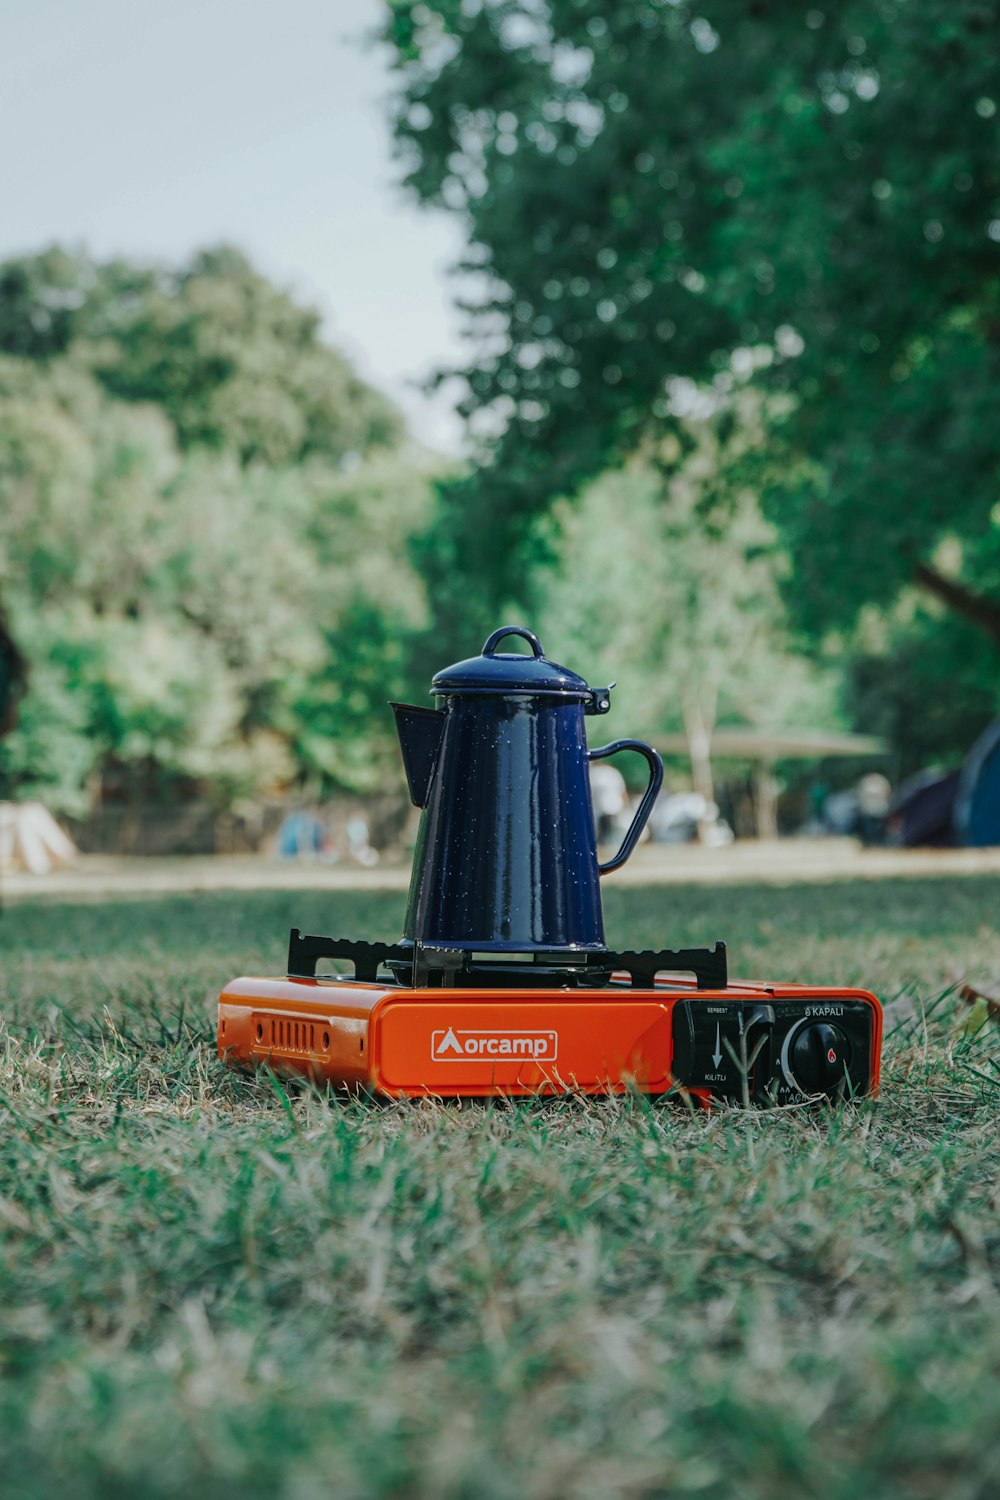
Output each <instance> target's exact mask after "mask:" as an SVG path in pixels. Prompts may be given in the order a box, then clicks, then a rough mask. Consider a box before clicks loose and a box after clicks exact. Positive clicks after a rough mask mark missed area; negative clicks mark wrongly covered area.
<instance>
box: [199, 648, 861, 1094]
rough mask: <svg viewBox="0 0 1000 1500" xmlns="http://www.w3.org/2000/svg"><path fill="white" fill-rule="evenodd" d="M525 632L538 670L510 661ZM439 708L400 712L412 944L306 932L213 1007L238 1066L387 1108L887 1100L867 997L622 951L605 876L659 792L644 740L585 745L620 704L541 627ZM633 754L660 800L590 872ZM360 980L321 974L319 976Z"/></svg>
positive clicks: (456, 670)
mask: <svg viewBox="0 0 1000 1500" xmlns="http://www.w3.org/2000/svg"><path fill="white" fill-rule="evenodd" d="M510 634H514V635H520V636H523V637H524V638H525V639H527V640H528V642H529V644H530V645H531V647H532V653H533V654H532V656H531V657H526V656H524V655H521V654H514V653H499V652H497V650H496V646H497V643H498V642H499V641H500V640H501V639H502V638H503V637H504V636H506V635H510ZM432 692H433V693H434V694H435V695H436V696H438V697H441V698H443V699H444V700H445V706H444V708H443V709H439V710H432V709H426V708H418V707H413V706H410V705H404V704H394V705H393V708H394V710H395V713H396V720H397V727H398V730H399V735H400V743H401V747H402V751H403V761H404V766H405V769H406V774H407V779H408V782H409V787H410V794H411V797H412V799H413V801H414V803H415V804H416V805H417V806H419V807H422V808H423V809H424V812H423V818H422V821H421V828H420V834H419V837H418V842H417V847H416V851H415V854H414V865H413V875H412V880H411V884H410V896H409V902H408V905H407V914H406V921H405V925H404V936H403V939H402V941H401V942H399V943H393V944H390V943H367V942H351V941H346V940H339V939H333V938H327V937H316V936H304V935H302V934H301V933H300V932H299V931H298V930H297V929H295V930H293V932H292V934H291V939H290V943H289V951H288V972H287V975H285V976H284V977H281V978H270V979H235V980H233V981H232V982H231V983H230V984H229V985H227V987H226V988H225V990H224V991H223V992H222V995H221V996H220V999H219V1023H218V1049H219V1056H220V1057H222V1058H223V1059H224V1060H225V1061H226V1062H228V1063H231V1064H234V1065H237V1066H244V1067H247V1066H249V1067H253V1066H262V1065H266V1066H270V1067H272V1068H276V1069H280V1070H282V1071H289V1072H293V1073H300V1074H305V1075H308V1076H311V1077H313V1078H314V1079H317V1080H320V1081H322V1080H326V1081H329V1082H331V1083H333V1084H336V1085H339V1086H342V1087H346V1088H350V1089H362V1090H366V1091H370V1092H373V1093H375V1094H378V1095H382V1096H385V1097H388V1098H406V1097H420V1096H428V1095H430V1096H438V1097H441V1098H459V1097H489V1096H506V1097H516V1096H524V1095H533V1094H539V1095H552V1094H564V1093H581V1094H607V1093H622V1092H624V1091H626V1090H630V1089H635V1090H638V1091H639V1092H642V1093H645V1094H652V1095H661V1094H668V1093H671V1092H675V1093H677V1094H679V1095H680V1094H686V1095H688V1096H690V1097H693V1098H694V1099H696V1100H697V1101H699V1102H702V1103H710V1102H712V1101H713V1100H717V1101H729V1102H731V1103H734V1104H743V1105H751V1104H753V1105H774V1104H793V1103H796V1104H801V1103H802V1102H804V1101H805V1100H810V1099H831V1098H838V1097H845V1096H857V1095H862V1094H866V1093H870V1092H872V1091H874V1089H875V1088H876V1087H877V1084H878V1073H879V1058H880V1048H881V1036H882V1014H881V1007H880V1005H879V1002H878V1000H877V999H876V998H875V996H874V995H871V994H869V993H868V992H867V991H865V990H854V989H843V988H840V987H837V986H823V987H810V986H804V985H795V984H768V983H756V982H754V983H748V982H731V981H730V980H729V979H728V974H727V964H726V950H725V946H724V944H722V943H716V945H715V947H714V948H712V949H701V948H695V949H681V950H679V951H674V950H669V949H668V950H663V951H648V952H641V953H637V952H617V953H616V952H613V951H612V950H610V949H609V948H608V947H607V945H606V943H605V941H604V928H603V916H602V912H601V900H600V890H599V879H600V877H601V876H602V875H605V874H607V873H609V872H610V871H612V870H614V869H617V868H618V867H619V866H620V865H621V864H623V863H624V861H625V860H626V859H627V858H628V856H629V854H630V853H631V852H632V849H633V848H634V847H635V844H636V843H637V841H638V838H639V835H640V833H641V831H642V828H643V826H644V824H645V821H646V819H647V818H648V816H649V812H650V811H651V809H652V805H653V802H654V800H655V798H656V795H657V792H658V791H659V787H660V784H661V781H662V775H663V770H662V764H661V762H660V758H659V756H658V755H657V753H656V751H655V750H653V749H652V748H651V747H650V746H648V745H644V744H642V743H641V742H640V741H636V740H619V741H616V742H615V743H614V744H612V745H607V746H604V747H602V748H601V749H599V750H590V749H588V748H587V743H586V736H585V731H584V723H583V721H584V717H585V715H588V714H602V713H606V712H607V711H608V708H609V706H610V689H608V688H596V689H595V688H591V687H589V686H588V685H587V683H586V682H584V680H583V679H582V678H580V677H577V676H576V675H575V674H574V673H571V672H568V671H567V669H566V668H564V667H560V666H558V665H557V664H556V663H554V662H550V661H549V660H548V659H547V658H546V657H545V655H544V653H543V651H542V648H541V645H540V644H539V642H538V640H537V638H536V637H535V636H534V635H532V634H531V632H530V631H526V630H523V629H522V628H520V627H510V628H505V629H502V630H498V631H496V632H495V633H494V634H493V635H492V636H491V637H490V638H489V640H488V641H487V643H486V645H485V647H484V648H483V653H482V655H481V656H480V657H476V658H471V659H470V660H469V661H465V662H459V663H458V664H457V665H456V666H454V667H450V668H448V669H446V670H445V671H444V672H439V673H438V674H437V676H436V677H435V678H434V682H433V684H432ZM620 750H634V751H637V752H638V753H639V754H641V755H642V756H643V757H644V758H645V759H646V761H647V764H648V766H649V772H650V775H649V784H648V786H647V788H646V792H645V794H644V796H643V798H642V801H641V802H640V804H639V808H638V810H637V812H636V814H635V817H634V818H633V821H632V824H631V826H630V828H629V830H628V832H627V833H626V835H625V839H624V841H623V843H622V846H621V848H620V849H619V851H618V853H617V854H616V856H615V857H614V858H613V859H611V860H609V861H607V862H606V863H604V864H603V865H602V864H599V863H598V861H597V850H596V838H595V833H594V821H593V809H592V806H591V802H590V789H589V780H588V767H589V764H590V762H591V761H593V760H597V759H601V758H604V757H606V756H609V755H612V754H616V753H617V752H618V751H620ZM330 963H335V964H347V965H350V966H351V968H352V970H353V972H352V973H351V974H349V975H346V976H345V975H344V974H340V973H336V974H335V973H330V972H325V973H317V969H318V966H319V965H320V964H330Z"/></svg>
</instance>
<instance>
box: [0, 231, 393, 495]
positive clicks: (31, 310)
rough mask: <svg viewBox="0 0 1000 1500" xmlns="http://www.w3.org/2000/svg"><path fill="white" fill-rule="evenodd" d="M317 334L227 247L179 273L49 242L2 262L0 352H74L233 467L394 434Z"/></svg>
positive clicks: (354, 450)
mask: <svg viewBox="0 0 1000 1500" xmlns="http://www.w3.org/2000/svg"><path fill="white" fill-rule="evenodd" d="M319 332H320V319H319V315H318V314H317V313H316V312H314V311H313V310H312V309H310V308H303V307H301V306H299V304H298V303H296V302H295V301H293V299H292V298H291V297H290V296H289V295H288V294H287V293H286V292H283V291H281V290H280V289H279V288H277V287H275V286H273V285H272V284H271V283H270V282H269V281H267V280H266V279H265V278H264V277H263V276H261V275H260V274H259V273H258V272H256V271H255V270H254V269H253V267H252V266H251V265H250V264H249V262H248V261H247V260H246V259H245V257H244V256H242V255H241V254H240V253H239V252H238V251H236V250H232V249H229V248H222V249H218V250H206V251H202V252H200V253H199V254H197V255H195V256H194V257H193V259H192V260H191V262H190V264H189V265H187V266H183V267H181V268H180V269H177V270H174V269H169V268H165V267H141V266H138V267H137V266H131V265H127V264H124V263H121V262H116V261H113V262H110V263H108V264H105V265H100V264H96V263H95V262H93V261H91V260H90V259H89V258H88V257H86V256H84V255H82V254H81V255H70V254H68V253H67V252H65V251H63V250H59V249H53V250H50V251H48V252H46V253H45V254H43V255H37V256H29V257H25V258H23V259H21V260H16V261H8V262H7V263H6V264H5V265H3V266H0V351H4V352H6V353H9V354H14V355H22V356H28V357H31V358H34V359H42V358H51V357H53V356H55V355H59V354H66V353H68V352H70V351H72V353H73V356H74V359H75V361H76V362H77V363H78V364H85V365H87V366H88V367H89V368H91V369H92V370H93V371H94V373H95V375H96V376H97V378H98V380H99V381H100V383H101V385H102V386H103V387H104V389H105V390H107V391H108V392H109V393H110V394H112V395H115V396H119V397H121V398H122V399H123V400H126V401H133V402H136V401H138V402H150V403H152V404H154V405H156V406H158V407H160V408H161V409H162V410H163V411H164V412H165V413H166V415H167V416H168V417H169V419H170V421H171V422H172V423H173V425H174V428H175V430H176V433H177V437H178V440H179V441H180V443H181V446H182V447H185V448H187V447H191V446H192V445H196V444H204V445H206V446H208V447H212V448H220V449H225V450H228V451H230V452H232V453H235V454H236V455H238V457H239V458H240V459H241V461H242V462H244V463H248V462H251V461H253V460H261V461H263V462H264V463H267V464H271V465H282V464H291V463H295V462H297V461H299V460H301V459H305V458H309V457H313V456H317V457H321V458H325V459H328V460H330V461H333V462H340V461H342V460H344V459H346V458H353V459H356V458H357V457H358V456H359V455H363V454H366V453H368V452H370V451H371V450H372V449H374V448H381V447H394V446H397V445H398V444H399V442H400V441H401V439H402V437H403V425H402V420H401V418H400V416H399V413H398V412H397V411H396V410H395V409H394V408H393V407H392V406H391V405H390V403H389V402H388V401H387V400H386V399H385V397H383V396H381V395H379V394H378V393H377V392H376V391H374V390H372V388H371V387H370V386H367V385H365V383H364V382H363V381H362V380H360V379H359V378H358V376H357V375H356V374H355V372H354V371H353V370H352V368H351V366H350V365H349V364H348V362H347V360H346V359H344V357H343V355H341V354H338V353H337V351H336V350H335V349H331V348H330V347H329V346H328V345H326V344H324V343H323V342H322V341H321V339H320V336H319Z"/></svg>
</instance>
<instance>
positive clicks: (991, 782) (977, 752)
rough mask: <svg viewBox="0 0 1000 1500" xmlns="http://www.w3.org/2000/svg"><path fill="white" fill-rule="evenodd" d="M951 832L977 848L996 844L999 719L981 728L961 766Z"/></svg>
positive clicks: (999, 794)
mask: <svg viewBox="0 0 1000 1500" xmlns="http://www.w3.org/2000/svg"><path fill="white" fill-rule="evenodd" d="M955 836H956V839H957V841H958V843H960V844H971V845H973V846H974V847H976V848H979V849H982V848H986V847H988V846H991V845H994V844H1000V719H994V721H993V723H992V724H991V725H990V726H989V728H988V729H984V730H983V732H982V734H981V735H980V736H979V738H978V740H977V741H976V743H975V744H974V745H973V747H972V749H971V750H970V751H969V754H968V756H967V757H966V761H965V765H964V766H963V767H962V775H961V779H960V781H959V784H958V794H957V796H956V798H955Z"/></svg>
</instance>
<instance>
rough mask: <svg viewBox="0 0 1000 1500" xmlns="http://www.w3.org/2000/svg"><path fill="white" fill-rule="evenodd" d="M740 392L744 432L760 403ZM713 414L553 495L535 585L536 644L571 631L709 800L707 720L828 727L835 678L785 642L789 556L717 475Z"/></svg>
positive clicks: (750, 497) (620, 706) (588, 663)
mask: <svg viewBox="0 0 1000 1500" xmlns="http://www.w3.org/2000/svg"><path fill="white" fill-rule="evenodd" d="M744 404H745V405H749V406H750V407H751V413H750V414H747V416H746V417H745V418H744V421H743V424H742V426H741V428H739V429H738V431H739V432H740V433H741V435H743V434H745V433H746V431H747V430H748V429H751V428H752V427H753V425H754V424H753V408H754V407H756V405H757V404H758V403H756V402H754V401H752V399H748V398H747V397H746V396H744ZM720 425H722V424H720V423H719V421H718V419H717V418H716V419H715V420H706V419H702V420H699V421H691V420H687V421H685V423H684V427H683V433H684V436H685V438H686V439H687V445H688V447H689V450H690V451H689V452H688V454H687V456H686V457H684V458H683V459H681V458H680V456H679V453H678V452H677V451H674V453H673V454H667V455H664V454H662V453H661V454H659V455H658V457H659V459H660V462H659V463H657V464H653V463H651V462H650V461H649V459H648V458H647V459H645V460H633V462H632V463H631V464H630V465H628V466H627V467H626V468H625V469H623V470H622V471H620V472H618V473H611V474H606V475H604V476H602V477H601V478H600V479H599V480H597V481H596V482H595V483H593V484H591V485H589V486H588V487H587V488H586V489H585V490H584V492H583V494H582V495H581V497H580V499H579V501H578V503H577V504H576V505H573V506H571V505H569V504H568V503H567V502H566V501H561V502H560V503H559V505H558V506H557V508H556V515H555V523H556V525H557V526H558V527H559V529H560V533H561V548H560V558H559V563H558V565H557V566H556V568H555V569H551V568H549V569H546V570H545V578H544V587H543V588H540V589H539V598H540V599H543V600H544V603H543V604H542V605H541V611H540V616H539V619H540V622H541V623H540V628H541V630H542V632H543V634H542V639H543V641H545V643H546V646H547V647H548V648H549V649H552V650H553V654H555V655H558V652H557V651H556V650H555V645H554V643H555V642H557V641H559V640H560V639H561V640H572V641H573V642H574V646H575V649H576V650H577V651H578V652H579V653H580V656H579V659H578V660H575V661H574V663H573V665H574V666H575V667H576V668H577V669H578V670H581V671H583V672H584V673H585V674H586V675H587V676H588V680H590V681H594V682H599V681H610V680H611V679H612V678H620V679H621V685H620V687H618V688H617V689H616V692H615V704H616V712H617V713H619V714H620V716H621V720H622V722H625V723H627V724H628V725H629V727H630V730H632V731H634V732H636V733H638V734H642V735H645V736H647V737H648V738H651V739H652V740H653V741H654V742H655V741H656V738H657V737H658V736H659V735H661V734H663V733H665V732H670V731H676V730H682V731H683V732H684V734H685V735H686V737H687V742H688V748H689V753H690V759H691V766H692V771H693V776H694V782H695V787H696V790H698V791H700V792H701V793H702V794H703V795H704V796H705V797H706V798H707V799H708V800H712V797H713V775H712V764H711V742H712V735H713V732H714V730H715V728H716V727H717V726H721V725H726V724H734V723H736V724H740V725H744V724H750V725H753V726H754V727H756V728H760V729H782V730H784V729H789V728H795V727H802V728H809V729H811V728H815V727H817V726H827V727H836V726H837V725H838V698H839V696H840V690H841V676H840V672H839V671H838V670H837V669H836V668H835V667H834V666H833V665H832V664H825V665H824V664H823V663H821V662H817V661H815V660H810V659H809V658H807V657H806V656H804V655H802V654H800V653H799V652H797V651H796V649H795V642H794V638H793V635H792V632H791V631H790V629H789V627H788V623H787V620H786V617H785V611H784V608H783V605H782V601H781V597H780V583H781V580H782V578H783V576H784V575H785V573H786V572H787V568H788V559H787V557H786V556H785V555H784V553H783V552H782V550H781V548H780V547H779V546H778V545H777V538H776V535H775V531H774V528H773V526H771V525H770V524H769V523H768V522H767V521H766V520H765V519H764V517H763V516H762V515H761V511H760V505H759V500H758V497H757V496H756V495H755V494H754V493H753V491H752V490H750V489H747V488H745V487H742V488H739V489H738V490H737V491H736V492H735V493H733V494H730V493H729V491H728V490H727V488H726V486H725V485H724V484H721V485H720V483H719V477H720V472H721V471H722V470H724V468H725V465H726V460H727V457H730V456H731V455H730V454H729V453H728V451H727V450H728V449H729V448H730V447H731V446H732V440H731V439H730V440H729V442H728V443H727V441H726V440H725V439H724V438H723V437H722V435H721V434H720ZM669 446H670V448H672V449H674V450H677V449H679V446H680V445H679V442H678V440H677V439H676V438H674V439H670V440H669ZM671 457H672V458H673V459H674V467H673V473H672V475H671V477H670V478H669V479H667V478H665V475H664V466H665V464H664V461H665V460H669V459H670V458H671ZM550 642H551V643H553V644H552V645H550Z"/></svg>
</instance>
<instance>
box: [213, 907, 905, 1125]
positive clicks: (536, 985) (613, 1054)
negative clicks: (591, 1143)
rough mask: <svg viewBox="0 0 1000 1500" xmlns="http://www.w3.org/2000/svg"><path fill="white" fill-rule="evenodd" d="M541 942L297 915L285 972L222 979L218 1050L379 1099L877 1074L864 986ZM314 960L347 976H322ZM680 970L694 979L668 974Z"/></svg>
mask: <svg viewBox="0 0 1000 1500" xmlns="http://www.w3.org/2000/svg"><path fill="white" fill-rule="evenodd" d="M539 957H540V956H539V955H535V956H534V957H533V959H532V961H531V962H527V963H526V962H523V961H521V962H516V961H510V960H498V959H497V958H496V955H493V954H491V955H489V956H488V957H484V958H483V957H480V958H477V956H476V955H471V954H468V953H466V952H464V951H463V950H460V949H451V950H445V949H434V950H432V949H420V948H418V949H417V950H416V951H415V952H414V950H413V949H412V948H410V947H407V946H405V945H389V944H377V943H348V942H335V941H331V940H328V939H325V938H318V937H303V936H301V935H300V934H299V933H298V931H293V933H292V935H291V943H290V951H289V966H288V967H289V973H288V976H287V977H286V978H273V979H235V980H233V981H232V983H230V984H229V985H227V987H226V989H225V990H224V991H223V993H222V995H221V997H220V1001H219V1028H218V1048H219V1055H220V1057H222V1058H224V1059H225V1060H226V1061H227V1062H230V1063H234V1064H237V1065H243V1066H248V1067H253V1066H261V1065H267V1066H270V1067H272V1068H275V1069H278V1070H280V1071H283V1072H292V1073H298V1074H304V1075H306V1076H309V1077H311V1078H313V1079H315V1080H316V1081H318V1082H324V1081H325V1082H329V1083H332V1084H335V1085H338V1086H341V1087H345V1088H348V1089H356V1090H366V1091H370V1092H372V1093H374V1094H377V1095H381V1096H383V1097H386V1098H413V1097H423V1096H437V1097H441V1098H459V1097H489V1096H494V1097H495V1096H505V1097H516V1096H524V1095H534V1094H540V1095H551V1094H563V1093H581V1094H607V1093H622V1092H624V1091H626V1090H628V1089H637V1090H639V1091H640V1092H642V1093H645V1094H654V1095H660V1094H667V1093H669V1092H671V1091H675V1092H677V1093H687V1094H690V1095H692V1096H694V1097H695V1098H696V1099H698V1100H699V1101H700V1102H703V1103H708V1102H710V1101H712V1100H719V1101H730V1102H731V1103H734V1104H744V1105H748V1104H756V1105H770V1104H791V1103H802V1102H803V1101H804V1100H806V1099H813V1098H833V1097H837V1096H844V1095H846V1094H852V1095H859V1094H865V1093H869V1092H872V1091H873V1090H874V1089H875V1088H876V1086H877V1083H878V1073H879V1054H880V1045H881V1035H882V1013H881V1007H880V1005H879V1002H878V1001H877V1000H876V999H875V997H874V995H870V994H869V993H868V992H867V991H865V990H850V989H839V988H837V987H835V986H825V987H808V986H803V985H793V984H763V983H742V982H741V983H735V982H734V983H728V982H727V976H726V959H725V949H724V947H723V945H722V944H721V943H720V944H717V945H716V947H715V949H714V950H687V951H681V952H677V953H674V952H666V953H620V954H609V953H604V954H601V955H600V959H601V969H600V970H598V969H597V967H596V965H595V963H594V961H593V960H594V957H595V956H594V955H587V954H578V955H569V954H566V953H559V954H549V955H544V957H545V958H546V959H547V960H548V961H547V962H539V961H538V959H539ZM326 958H330V959H333V960H335V961H344V960H347V961H351V962H353V964H354V968H355V974H354V976H352V977H347V978H345V977H343V976H334V975H325V974H324V975H320V976H317V975H316V972H315V971H316V968H317V965H318V964H319V962H320V961H321V960H323V959H326ZM609 964H610V965H611V972H610V973H607V965H609ZM414 968H415V969H416V970H417V972H416V974H414V973H413V972H412V971H413V969H414ZM682 970H684V971H687V972H688V973H691V974H693V976H694V978H693V979H682V978H678V977H671V978H666V977H664V976H665V973H670V974H673V975H676V974H677V973H678V972H679V971H682ZM534 975H537V979H535V980H534V982H533V976H534ZM414 979H415V980H416V982H415V983H414V982H413V981H414ZM406 981H409V982H406Z"/></svg>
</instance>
